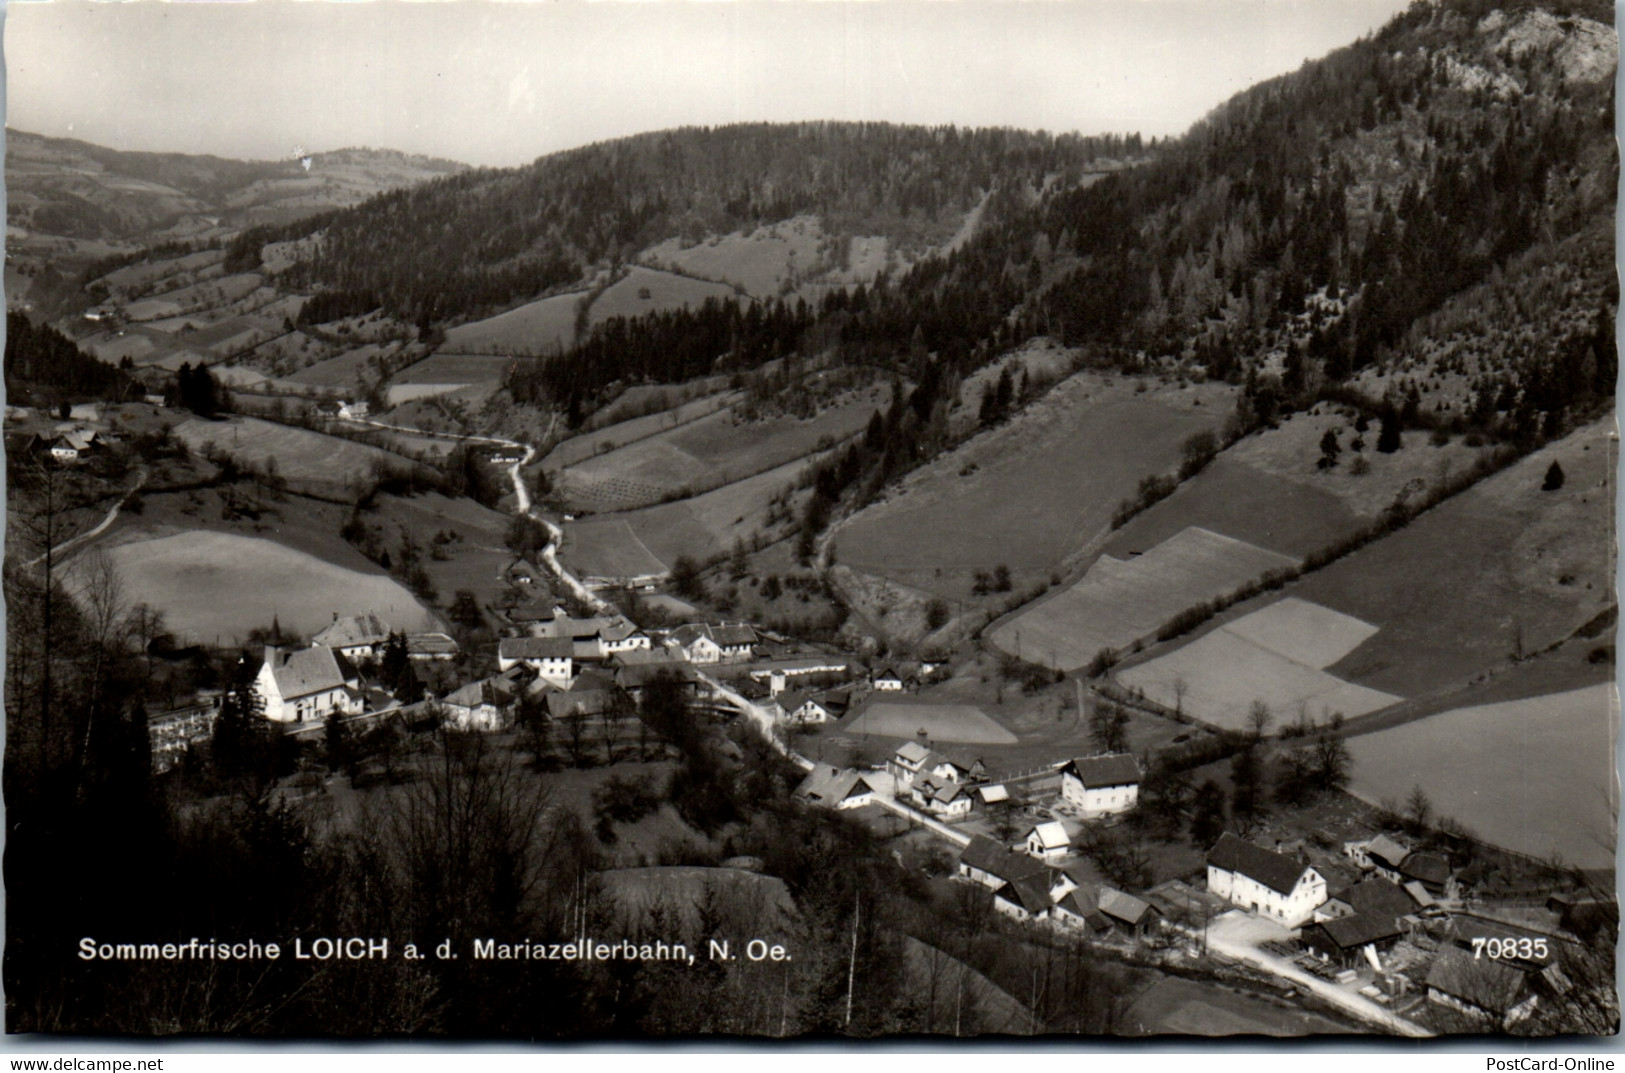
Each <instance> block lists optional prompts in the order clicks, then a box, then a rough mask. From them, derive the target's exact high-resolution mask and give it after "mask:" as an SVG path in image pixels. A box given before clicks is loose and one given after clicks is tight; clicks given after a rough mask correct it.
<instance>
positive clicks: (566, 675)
mask: <svg viewBox="0 0 1625 1073" xmlns="http://www.w3.org/2000/svg"><path fill="white" fill-rule="evenodd" d="M521 663H522V664H524V665H525V666H527V667H529V668H530V669H531V670H533V671H535V672H536V675H537V677H539V678H541V679H542V680H544V681H546V682H550V683H552V684H553V685H555V686H558V687H559V688H560V689H563V688H564V687H565V686H567V685H569V684H570V676H571V673H572V672H573V670H574V667H575V643H574V642H572V641H571V640H570V639H569V638H568V637H504V638H503V639H502V640H501V641H499V642H497V669H498V670H503V671H506V670H509V669H511V668H513V667H516V666H518V665H519V664H521Z"/></svg>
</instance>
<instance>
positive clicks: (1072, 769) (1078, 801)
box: [1061, 753, 1140, 816]
mask: <svg viewBox="0 0 1625 1073" xmlns="http://www.w3.org/2000/svg"><path fill="white" fill-rule="evenodd" d="M1061 799H1062V800H1064V801H1065V802H1066V803H1067V804H1068V805H1071V806H1072V807H1073V808H1074V809H1077V810H1078V812H1079V813H1081V814H1082V815H1084V816H1107V815H1111V814H1112V813H1115V812H1127V811H1129V810H1130V809H1132V808H1133V807H1134V806H1135V805H1136V804H1138V803H1139V800H1140V762H1139V761H1138V760H1136V759H1134V754H1132V753H1108V754H1106V755H1104V756H1086V757H1079V758H1076V759H1073V760H1068V761H1067V762H1066V763H1065V764H1064V765H1062V767H1061Z"/></svg>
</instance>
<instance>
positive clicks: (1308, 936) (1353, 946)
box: [1302, 913, 1405, 968]
mask: <svg viewBox="0 0 1625 1073" xmlns="http://www.w3.org/2000/svg"><path fill="white" fill-rule="evenodd" d="M1404 934H1405V929H1404V927H1403V926H1402V925H1401V924H1400V923H1399V920H1398V918H1396V917H1392V916H1389V915H1387V914H1385V913H1355V914H1354V915H1353V916H1346V917H1338V918H1337V919H1335V920H1323V921H1320V922H1318V923H1313V924H1307V925H1305V926H1304V929H1303V933H1302V937H1303V943H1304V945H1305V946H1307V947H1308V948H1309V949H1310V950H1313V951H1314V952H1315V953H1317V954H1319V955H1320V956H1321V958H1322V959H1324V960H1327V961H1332V962H1335V963H1336V964H1338V965H1341V966H1343V967H1344V968H1353V967H1354V966H1355V964H1356V963H1358V962H1359V961H1360V960H1361V959H1362V958H1363V959H1372V958H1374V956H1375V955H1377V954H1382V953H1386V952H1387V951H1389V950H1392V949H1393V947H1394V944H1395V943H1397V942H1399V940H1400V939H1401V938H1402V937H1403V936H1404ZM1367 948H1369V949H1370V951H1371V953H1369V954H1368V953H1366V950H1367ZM1372 967H1373V968H1376V967H1377V965H1376V964H1373V965H1372Z"/></svg>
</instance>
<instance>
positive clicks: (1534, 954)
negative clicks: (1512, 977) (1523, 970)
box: [1473, 935, 1548, 960]
mask: <svg viewBox="0 0 1625 1073" xmlns="http://www.w3.org/2000/svg"><path fill="white" fill-rule="evenodd" d="M1547 955H1548V950H1547V946H1546V940H1545V939H1530V938H1523V939H1500V938H1491V937H1487V936H1483V935H1480V936H1478V937H1476V938H1475V939H1473V957H1475V958H1485V957H1487V958H1492V959H1495V960H1501V959H1504V958H1539V959H1542V960H1544V959H1545V958H1546V957H1547Z"/></svg>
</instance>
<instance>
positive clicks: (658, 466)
mask: <svg viewBox="0 0 1625 1073" xmlns="http://www.w3.org/2000/svg"><path fill="white" fill-rule="evenodd" d="M883 405H884V402H883V401H881V402H877V401H876V398H875V395H874V393H873V392H863V393H858V394H854V395H851V396H848V397H847V398H846V399H845V400H843V401H842V402H840V403H839V404H837V405H834V406H830V407H828V408H826V409H825V410H824V411H823V412H821V413H820V414H819V415H818V416H817V417H814V418H811V419H808V420H805V421H799V420H794V419H786V418H776V419H770V420H766V421H757V422H751V423H736V421H735V418H734V415H733V414H732V413H730V412H728V411H720V412H718V413H716V414H713V415H711V416H709V417H704V418H701V419H699V420H697V421H692V422H690V423H688V424H686V425H683V426H681V427H678V428H674V429H672V430H671V431H669V432H664V433H659V434H657V435H654V436H649V437H647V438H645V439H641V440H638V441H637V442H635V443H631V444H628V445H627V446H625V447H622V448H619V449H617V450H614V451H610V452H608V453H606V454H601V455H598V456H596V457H593V458H590V459H588V460H586V461H584V462H582V463H580V464H578V465H574V466H570V467H567V468H566V469H564V470H563V471H561V473H560V474H559V477H558V479H557V480H556V482H555V483H556V487H557V488H558V489H559V492H560V493H561V494H562V495H563V496H564V497H565V499H566V500H567V502H568V503H569V504H570V505H571V507H573V508H575V509H578V510H594V511H613V510H629V509H634V508H638V507H643V506H648V505H650V504H654V503H658V502H660V501H661V500H662V499H666V498H669V497H671V496H675V495H683V494H685V493H686V494H690V495H692V494H695V493H699V492H703V491H705V490H706V489H708V488H716V487H718V486H720V485H723V484H728V483H732V482H734V481H738V480H741V479H743V478H745V477H748V476H752V475H754V474H757V473H760V472H762V471H764V470H766V469H770V468H774V467H777V466H780V465H783V464H785V463H788V462H792V461H794V460H796V459H798V458H803V457H805V456H806V455H808V454H810V453H812V452H813V451H816V450H819V449H821V448H823V447H826V446H829V445H830V444H833V443H838V442H840V441H841V440H844V439H846V438H847V437H849V436H852V435H854V434H856V433H858V432H860V431H862V429H863V428H864V426H865V425H867V424H868V422H869V418H870V417H871V416H872V415H873V414H874V413H875V410H876V408H877V406H883Z"/></svg>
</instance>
